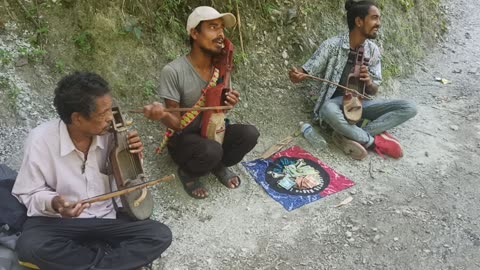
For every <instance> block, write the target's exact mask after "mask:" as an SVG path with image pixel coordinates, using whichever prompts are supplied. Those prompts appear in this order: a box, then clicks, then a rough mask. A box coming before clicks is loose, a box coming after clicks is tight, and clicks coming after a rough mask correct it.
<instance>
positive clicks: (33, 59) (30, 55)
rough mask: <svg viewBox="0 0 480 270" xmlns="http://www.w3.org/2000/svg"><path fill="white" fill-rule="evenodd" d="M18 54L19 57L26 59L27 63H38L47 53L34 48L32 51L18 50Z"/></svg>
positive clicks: (26, 49) (27, 49)
mask: <svg viewBox="0 0 480 270" xmlns="http://www.w3.org/2000/svg"><path fill="white" fill-rule="evenodd" d="M18 54H19V55H20V56H24V57H27V59H28V62H30V63H38V62H40V60H42V59H43V57H44V56H45V55H46V54H47V51H45V50H42V49H37V48H34V49H32V50H30V49H29V48H19V49H18Z"/></svg>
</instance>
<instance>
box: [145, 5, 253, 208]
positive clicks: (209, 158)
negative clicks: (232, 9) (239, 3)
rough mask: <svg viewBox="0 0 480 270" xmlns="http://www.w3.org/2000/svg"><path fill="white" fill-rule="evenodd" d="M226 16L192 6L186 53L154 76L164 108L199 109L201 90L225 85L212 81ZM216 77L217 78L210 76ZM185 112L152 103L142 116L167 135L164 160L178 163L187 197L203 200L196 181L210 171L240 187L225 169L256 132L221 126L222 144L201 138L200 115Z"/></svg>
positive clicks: (229, 101) (231, 22) (228, 22)
mask: <svg viewBox="0 0 480 270" xmlns="http://www.w3.org/2000/svg"><path fill="white" fill-rule="evenodd" d="M235 24H236V19H235V16H233V14H231V13H219V12H218V11H217V10H215V9H214V8H212V7H207V6H201V7H197V8H195V10H194V11H193V12H192V13H191V14H190V16H189V17H188V21H187V27H186V29H187V32H188V33H189V36H190V46H191V50H190V53H189V54H187V55H185V56H181V57H179V58H178V59H176V60H174V61H172V62H170V63H169V64H167V65H166V66H165V67H164V68H163V70H162V72H161V74H160V89H159V94H160V97H161V98H162V99H163V100H164V103H165V106H166V107H167V108H180V107H182V108H191V107H194V106H201V105H199V102H200V101H201V98H202V89H203V90H208V89H210V88H209V87H213V86H212V83H213V85H216V84H217V83H218V84H221V83H225V82H224V81H223V80H222V78H218V79H216V78H217V77H218V72H217V71H218V69H217V68H220V69H221V67H218V62H219V61H215V60H218V59H219V58H221V57H222V52H223V50H224V48H225V44H226V42H229V41H227V39H226V37H225V33H224V29H225V28H231V27H233V26H235ZM216 73H217V77H215V75H216ZM239 96H240V94H239V93H238V92H237V91H236V90H233V89H232V90H230V91H228V92H227V93H226V94H225V98H224V100H225V104H221V105H230V106H233V107H234V106H235V105H236V104H237V103H238V101H239ZM188 114H189V113H186V114H180V113H178V112H165V110H164V106H163V104H160V103H157V102H154V103H153V104H151V105H147V106H145V107H144V115H145V117H147V118H149V119H151V120H160V121H161V122H162V123H163V124H164V125H165V126H166V127H167V128H169V130H170V132H167V134H166V135H165V138H167V139H168V143H165V145H166V146H167V147H168V150H169V153H170V156H171V157H172V159H173V160H174V161H175V163H177V164H178V166H179V168H178V176H179V178H180V180H181V182H182V184H183V187H184V189H185V191H186V192H187V194H189V195H190V196H192V197H194V198H197V199H203V198H206V197H207V196H208V192H207V189H206V188H205V187H204V186H203V184H202V183H201V182H200V181H199V178H200V176H203V175H206V174H208V173H210V172H211V173H213V174H214V175H215V176H216V178H217V179H218V180H219V181H220V182H221V183H222V184H223V185H225V186H226V187H228V188H230V189H235V188H238V187H239V186H240V178H239V177H238V176H237V175H236V174H234V173H233V172H232V171H231V170H229V169H228V167H229V166H233V165H235V164H237V163H238V162H240V161H241V160H242V159H243V157H244V156H245V155H246V154H247V153H248V152H249V151H250V150H252V149H253V147H254V146H255V145H256V144H257V139H258V137H259V133H258V130H257V128H256V127H254V126H252V125H243V124H230V125H228V124H227V125H226V128H225V135H224V140H223V143H219V142H217V141H214V140H211V139H206V138H204V137H202V136H201V134H200V133H201V132H200V130H201V128H202V127H201V126H202V117H203V115H204V113H200V114H198V116H199V117H194V118H192V119H186V115H188Z"/></svg>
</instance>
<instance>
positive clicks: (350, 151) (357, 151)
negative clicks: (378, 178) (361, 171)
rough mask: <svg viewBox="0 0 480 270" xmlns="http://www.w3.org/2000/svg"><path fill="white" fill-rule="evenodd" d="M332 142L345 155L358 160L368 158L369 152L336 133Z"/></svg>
mask: <svg viewBox="0 0 480 270" xmlns="http://www.w3.org/2000/svg"><path fill="white" fill-rule="evenodd" d="M332 141H333V143H334V144H335V146H337V147H338V148H340V149H341V150H342V151H343V152H344V153H345V154H347V155H349V156H350V157H351V158H353V159H356V160H362V159H364V158H366V157H367V155H368V152H367V150H366V149H365V147H363V146H362V145H361V144H359V143H357V142H355V141H352V140H349V139H347V138H345V137H344V136H342V135H340V134H338V133H337V132H334V133H333V135H332Z"/></svg>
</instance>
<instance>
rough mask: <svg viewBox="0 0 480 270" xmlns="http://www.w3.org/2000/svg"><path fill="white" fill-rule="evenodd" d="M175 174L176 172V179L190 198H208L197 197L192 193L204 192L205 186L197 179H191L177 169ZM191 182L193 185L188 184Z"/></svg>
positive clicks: (203, 197)
mask: <svg viewBox="0 0 480 270" xmlns="http://www.w3.org/2000/svg"><path fill="white" fill-rule="evenodd" d="M177 172H178V178H179V179H180V182H182V185H183V189H184V190H185V192H186V193H187V194H188V195H189V196H190V197H192V198H195V199H205V198H207V197H208V195H205V196H199V195H197V194H195V193H193V192H194V191H195V190H197V189H204V190H206V189H205V186H204V185H203V184H202V183H201V182H200V180H199V179H198V177H192V176H190V175H188V174H186V173H185V172H184V171H182V170H180V168H178V171H177ZM192 182H193V184H190V183H192ZM187 184H190V185H187Z"/></svg>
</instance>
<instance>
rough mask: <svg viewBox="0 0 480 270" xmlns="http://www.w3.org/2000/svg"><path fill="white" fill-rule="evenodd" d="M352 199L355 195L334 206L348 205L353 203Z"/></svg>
mask: <svg viewBox="0 0 480 270" xmlns="http://www.w3.org/2000/svg"><path fill="white" fill-rule="evenodd" d="M352 201H353V197H352V196H350V197H348V198H346V199H345V200H343V201H342V202H341V203H339V204H337V205H335V206H334V207H335V208H338V207H342V206H344V205H347V204H349V203H351V202H352Z"/></svg>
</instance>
